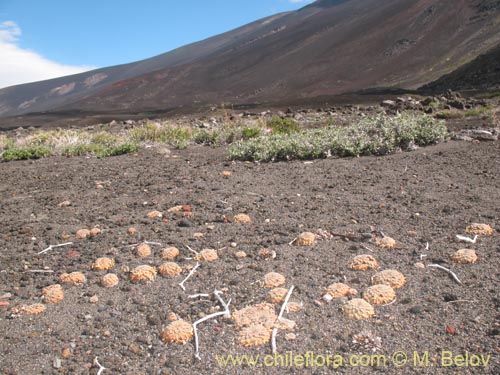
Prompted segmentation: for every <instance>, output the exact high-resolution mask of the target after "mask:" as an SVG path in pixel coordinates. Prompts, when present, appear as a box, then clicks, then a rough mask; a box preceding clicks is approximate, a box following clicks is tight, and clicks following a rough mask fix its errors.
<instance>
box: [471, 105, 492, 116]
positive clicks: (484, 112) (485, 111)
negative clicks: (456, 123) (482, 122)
mask: <svg viewBox="0 0 500 375" xmlns="http://www.w3.org/2000/svg"><path fill="white" fill-rule="evenodd" d="M492 109H493V106H491V105H485V106H481V107H475V108H471V109H469V110H467V111H466V112H465V117H483V116H485V117H489V116H491V110H492Z"/></svg>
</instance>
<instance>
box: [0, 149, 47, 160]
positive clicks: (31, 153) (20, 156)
mask: <svg viewBox="0 0 500 375" xmlns="http://www.w3.org/2000/svg"><path fill="white" fill-rule="evenodd" d="M50 155H52V150H50V149H49V148H48V147H45V146H29V147H15V146H14V147H9V148H7V149H6V150H5V151H4V152H3V153H2V159H3V160H4V161H14V160H30V159H40V158H43V157H46V156H50Z"/></svg>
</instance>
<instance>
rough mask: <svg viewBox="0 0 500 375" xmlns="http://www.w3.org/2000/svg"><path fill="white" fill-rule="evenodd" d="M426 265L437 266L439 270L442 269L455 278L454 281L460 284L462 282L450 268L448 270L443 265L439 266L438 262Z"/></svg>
mask: <svg viewBox="0 0 500 375" xmlns="http://www.w3.org/2000/svg"><path fill="white" fill-rule="evenodd" d="M427 267H433V268H438V269H440V270H443V271H445V272H448V273H449V274H450V275H451V276H452V277H453V279H455V281H456V282H457V283H459V284H462V282H461V281H460V279H459V278H458V276H457V275H456V274H455V273H454V272H453V271H452V270H449V269H448V268H445V267H443V266H440V265H439V264H429V265H428V266H427Z"/></svg>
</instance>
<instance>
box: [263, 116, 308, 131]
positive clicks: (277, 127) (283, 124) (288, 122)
mask: <svg viewBox="0 0 500 375" xmlns="http://www.w3.org/2000/svg"><path fill="white" fill-rule="evenodd" d="M267 126H268V127H269V128H270V129H271V130H272V133H273V134H290V133H296V132H298V131H299V130H300V129H299V125H298V124H297V123H296V122H295V121H294V120H292V119H290V118H281V117H277V116H275V117H273V118H272V119H270V120H269V121H268V122H267Z"/></svg>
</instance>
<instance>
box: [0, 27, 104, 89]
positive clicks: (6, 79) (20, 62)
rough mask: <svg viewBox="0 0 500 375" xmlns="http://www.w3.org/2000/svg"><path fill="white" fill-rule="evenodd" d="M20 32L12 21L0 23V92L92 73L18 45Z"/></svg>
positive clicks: (81, 67)
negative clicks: (51, 79) (23, 84)
mask: <svg viewBox="0 0 500 375" xmlns="http://www.w3.org/2000/svg"><path fill="white" fill-rule="evenodd" d="M20 36H21V28H20V27H19V26H18V25H17V24H16V23H15V22H13V21H5V22H2V23H0V56H1V58H0V88H3V87H7V86H12V85H18V84H21V83H28V82H34V81H41V80H44V79H50V78H56V77H62V76H66V75H70V74H76V73H81V72H84V71H87V70H92V69H95V67H93V66H71V65H63V64H59V63H58V62H55V61H51V60H49V59H46V58H45V57H43V56H41V55H39V54H38V53H36V52H34V51H30V50H27V49H23V48H21V47H19V46H18V45H17V41H18V40H19V37H20Z"/></svg>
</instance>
